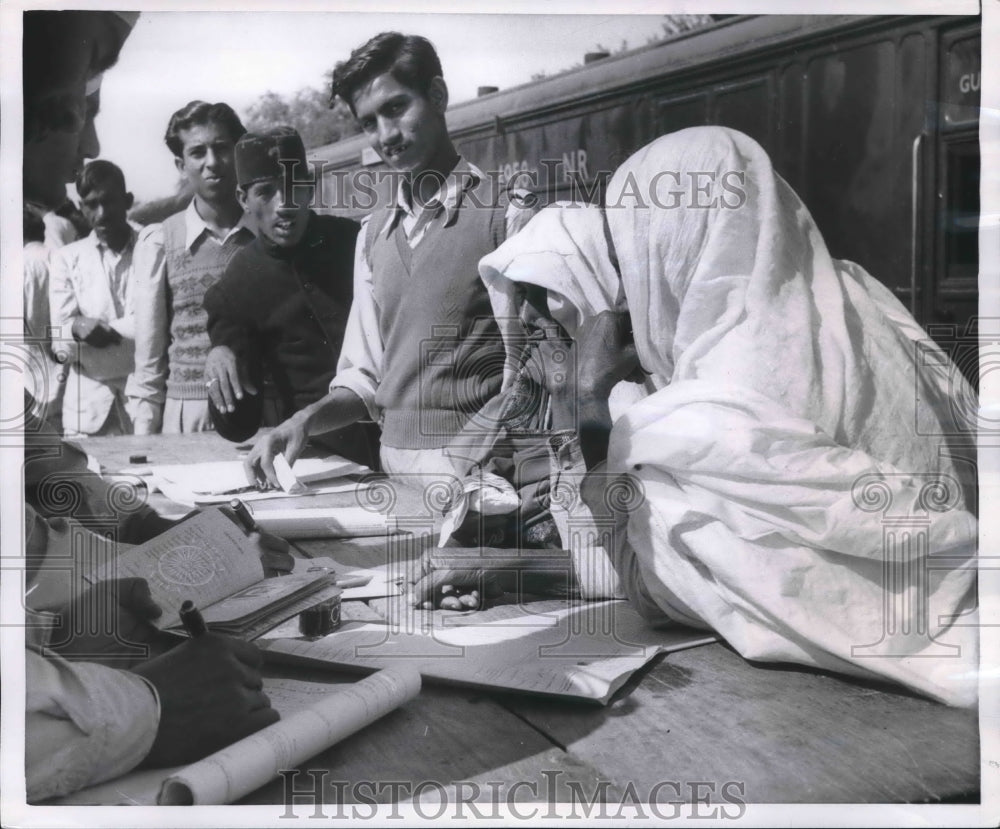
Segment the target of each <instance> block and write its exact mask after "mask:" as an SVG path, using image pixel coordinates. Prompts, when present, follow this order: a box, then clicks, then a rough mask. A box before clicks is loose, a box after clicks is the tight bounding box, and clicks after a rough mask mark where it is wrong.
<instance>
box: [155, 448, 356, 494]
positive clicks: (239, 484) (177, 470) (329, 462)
mask: <svg viewBox="0 0 1000 829" xmlns="http://www.w3.org/2000/svg"><path fill="white" fill-rule="evenodd" d="M286 466H287V464H286ZM149 470H150V473H151V479H152V485H153V486H155V487H156V488H158V489H159V490H160V491H161V492H162V493H163V494H164V495H166V496H167V497H168V498H170V499H172V500H174V501H178V502H179V503H182V504H191V505H193V504H195V503H197V502H201V503H204V502H205V499H206V498H212V497H232V496H234V495H239V496H240V497H243V496H245V495H254V494H256V493H255V491H254V490H247V486H248V484H247V477H246V472H244V470H243V462H242V461H239V460H235V461H210V462H206V463H185V464H169V465H162V466H155V465H154V466H150V467H149ZM289 471H290V473H292V474H291V477H292V479H295V480H298V481H299V482H300V483H301V484H303V485H304V488H305V491H306V492H312V491H313V489H314V485H317V486H319V485H320V484H322V483H326V482H332V481H334V480H337V479H341V478H344V477H346V476H348V475H363V474H366V473H369V472H371V470H370V469H369V468H368V467H367V466H362V465H361V464H357V463H354V462H353V461H349V460H346V459H345V458H342V457H340V456H339V455H331V456H329V457H326V458H300V459H299V460H297V461H296V462H295V464H294V465H293V466H292V467H290V470H289ZM288 494H292V493H287V492H282V491H281V490H278V491H275V492H268V493H266V494H265V497H272V498H273V497H276V496H282V495H288ZM295 494H298V493H295ZM257 497H261V496H259V495H258V496H257Z"/></svg>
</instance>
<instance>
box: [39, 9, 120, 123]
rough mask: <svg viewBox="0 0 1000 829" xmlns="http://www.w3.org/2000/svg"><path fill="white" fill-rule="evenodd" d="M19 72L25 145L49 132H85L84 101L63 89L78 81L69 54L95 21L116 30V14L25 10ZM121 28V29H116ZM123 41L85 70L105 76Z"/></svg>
mask: <svg viewBox="0 0 1000 829" xmlns="http://www.w3.org/2000/svg"><path fill="white" fill-rule="evenodd" d="M22 19H23V23H24V32H23V39H22V68H23V73H22V76H23V81H22V83H23V90H24V140H25V141H40V140H42V139H43V138H45V136H46V135H48V134H49V133H53V132H76V131H78V130H80V129H81V128H82V127H83V124H84V121H85V119H86V112H85V111H84V110H83V109H81V105H82V103H83V101H82V99H81V98H80V97H79V95H77V94H76V93H74V92H71V91H69V90H68V89H67V88H66V87H67V85H68V84H71V83H73V82H74V81H76V80H77V78H76V77H75V73H76V72H77V71H78V70H79V67H78V66H76V65H75V64H72V63H71V61H70V59H69V58H68V57H65V56H67V55H71V54H73V52H74V50H78V49H79V46H78V44H79V41H80V37H81V32H82V31H86V29H87V26H88V24H90V25H91V26H92V25H93V21H94V20H101V21H102V22H103V21H106V22H107V25H108V26H109V27H112V28H115V27H116V24H115V20H116V17H115V14H114V12H104V11H101V12H98V11H81V10H70V11H50V10H37V11H26V12H24V15H23V18H22ZM118 25H120V24H118ZM124 40H125V39H124V37H121V38H120V40H119V41H118V42H117V43H116V44H115V46H114V48H112V49H110V50H109V51H107V52H106V53H105V54H103V56H102V57H101V60H100V62H99V63H95V64H92V65H91V66H89V67H88V71H89V73H91V74H92V73H97V72H103V71H104V70H105V69H108V68H110V67H111V66H113V65H114V63H115V62H116V61H117V60H118V52H119V51H120V49H121V46H122V44H123V43H124Z"/></svg>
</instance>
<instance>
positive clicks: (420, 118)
mask: <svg viewBox="0 0 1000 829" xmlns="http://www.w3.org/2000/svg"><path fill="white" fill-rule="evenodd" d="M441 75H442V70H441V64H440V61H439V60H438V57H437V54H436V53H435V51H434V47H433V46H432V45H431V44H430V42H428V41H427V40H425V39H424V38H421V37H415V36H404V35H401V34H399V33H396V32H388V33H383V34H381V35H377V36H376V37H374V38H372V39H371V40H370V41H369V42H368V43H366V44H364V45H363V46H361V47H360V48H358V49H356V50H355V51H354V52H353V53H352V54H351V57H350V59H349V60H348V61H346V62H345V63H342V64H340V65H338V67H337V69H336V70H335V71H334V75H333V93H334V95H339V96H340V97H341V98H343V99H344V100H345V101H346V102H347V103H348V105H349V106H350V107H351V110H352V112H353V113H354V115H355V116H356V118H357V119H358V122H359V124H360V125H361V127H362V129H363V130H364V131H365V133H366V134H367V135H368V138H369V140H370V142H371V145H372V147H373V148H374V149H375V150H376V151H377V152H378V154H379V155H380V156H381V157H382V159H383V160H384V161H385V162H386V164H388V165H389V167H390V168H392V171H393V172H394V173H395V176H394V177H392V178H390V184H391V185H394V188H390V190H391V192H389V193H387V194H386V195H387V196H388V198H387V200H386V201H383V202H382V204H384V205H385V207H384V208H377V209H376V210H375V211H374V212H373V213H372V214H371V216H370V217H369V218H368V221H367V224H366V226H365V227H364V229H363V230H362V232H361V236H360V237H359V244H358V250H357V254H356V258H355V265H354V282H355V284H354V304H353V306H352V308H351V314H350V318H349V320H348V323H347V332H346V335H345V338H344V346H343V349H342V351H341V355H340V361H339V363H338V366H337V374H336V376H335V377H334V378H333V380H332V381H331V383H330V391H329V393H328V394H327V395H326V396H325V397H324V398H323V399H321V400H319V401H317V402H316V403H313V404H311V405H309V406H306V407H305V408H304V409H302V410H301V411H299V412H297V413H296V414H295V415H293V416H292V417H291V418H289V419H288V420H286V421H285V422H284V423H282V424H281V425H280V426H278V427H277V428H275V429H274V430H273V431H272V432H271V433H270V434H269V435H267V436H265V437H264V438H262V439H261V440H260V441H258V443H257V444H256V446H255V447H254V449H253V450H252V451H251V453H250V454H249V455H248V457H247V459H246V469H247V477H248V479H249V480H250V481H251V482H253V481H263V480H265V479H266V480H267V481H268V482H270V483H271V484H276V483H277V477H276V475H275V472H274V466H273V460H274V458H275V456H276V455H277V454H278V453H283V454H284V455H285V457H286V459H287V460H288V461H289V462H293V461H294V459H295V458H296V457H297V456H298V455H299V454H300V452H301V451H302V448H303V446H304V445H305V442H306V440H307V439H308V438H309V437H310V436H313V435H319V434H322V433H324V432H327V431H329V430H332V429H338V428H342V427H344V426H346V425H347V424H350V423H354V422H356V421H358V420H360V419H362V418H364V417H366V416H370V417H371V418H372V419H373V420H376V421H378V422H379V423H380V424H381V426H382V446H381V452H380V456H381V463H382V468H383V470H384V471H386V472H388V473H390V474H394V475H413V474H417V475H422V476H431V477H433V478H436V479H439V480H448V481H451V482H455V481H456V480H461V479H463V478H464V477H465V476H466V474H467V473H468V472H469V466H470V464H469V463H468V462H467V460H464V459H462V458H461V457H460V454H461V453H460V452H459V453H457V454H456V451H455V443H456V438H457V437H458V436H459V435H460V434H461V433H462V431H463V429H465V428H466V427H467V425H468V424H469V421H470V420H471V419H472V418H473V416H474V415H476V414H478V413H479V412H480V411H482V410H483V408H484V406H486V404H487V403H489V402H490V401H492V400H495V399H496V396H497V394H498V393H499V391H500V387H501V383H502V379H503V368H504V363H505V356H506V355H505V352H504V349H503V343H502V338H501V337H500V335H499V329H498V327H497V324H496V321H495V320H494V318H493V314H492V309H491V306H490V302H489V298H488V296H487V294H486V290H485V288H484V286H483V284H482V282H481V280H480V279H479V273H478V269H477V266H478V263H479V259H480V258H481V257H482V256H484V255H485V254H487V253H489V252H491V251H493V250H495V249H496V247H497V246H498V245H499V244H501V243H502V242H503V241H504V239H505V238H507V237H508V236H510V235H512V234H514V233H516V232H517V231H518V230H520V229H521V227H523V226H524V225H525V224H526V223H527V221H528V219H530V218H531V216H532V215H533V210H532V209H529V208H528V207H526V205H525V204H524V203H523V202H522V201H521V200H519V199H516V198H507V197H506V194H505V193H502V192H499V191H500V190H501V189H502V188H501V187H500V186H499V185H498V182H497V181H496V180H495V179H491V178H488V177H487V176H485V175H484V174H483V173H482V172H481V171H480V170H478V169H476V168H475V167H473V166H472V165H471V164H469V163H468V162H467V161H465V160H463V159H462V158H460V157H459V155H458V153H457V151H456V150H455V146H454V144H453V143H452V140H451V137H450V136H449V135H448V129H447V125H446V123H445V109H446V108H447V105H448V88H447V86H446V85H445V82H444V79H443V78H442V77H441ZM362 240H363V241H362ZM506 491H507V494H509V495H510V496H514V495H515V493H513V492H512V491H511V488H510V486H509V485H508V486H506ZM513 500H514V502H515V503H514V506H509V507H508V509H514V508H515V507H516V501H517V498H516V497H514V498H513Z"/></svg>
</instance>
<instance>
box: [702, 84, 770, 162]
mask: <svg viewBox="0 0 1000 829" xmlns="http://www.w3.org/2000/svg"><path fill="white" fill-rule="evenodd" d="M773 99H774V92H773V84H772V81H771V76H770V75H769V74H768V75H765V76H763V77H760V78H754V79H752V80H751V81H749V82H748V83H739V84H732V85H727V86H722V87H718V88H717V89H716V91H715V96H714V100H713V102H712V116H711V123H713V124H718V125H720V126H723V127H731V128H732V129H736V130H740V132H745V133H746V134H747V135H749V136H750V137H751V138H753V139H755V140H756V141H758V142H759V143H760V145H761V146H762V147H763V148H764V149H765V150H767V151H768V153H769V154H771V153H773V151H774V142H773V141H772V137H773V136H772V134H773V130H774V128H775V118H774V114H775V109H776V107H775V106H774V104H773V103H772V101H773Z"/></svg>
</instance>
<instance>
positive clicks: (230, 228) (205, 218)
mask: <svg viewBox="0 0 1000 829" xmlns="http://www.w3.org/2000/svg"><path fill="white" fill-rule="evenodd" d="M244 132H246V130H245V129H244V128H243V124H242V123H241V122H240V119H239V117H238V116H237V115H236V113H235V112H233V110H232V109H231V108H230V107H229V106H228V105H226V104H207V103H205V102H204V101H192V102H191V103H189V104H188V105H187V106H186V107H184V108H183V109H181V110H179V111H177V112H175V113H174V114H173V116H172V117H171V119H170V124H169V126H168V127H167V134H166V143H167V146H168V147H169V148H170V150H171V152H173V154H174V163H175V164H176V166H177V170H178V172H180V174H181V175H182V176H183V177H184V178H185V179H186V180H187V182H188V184H189V185H190V187H191V189H192V190H193V191H194V199H193V200H192V202H191V204H190V205H188V207H187V209H186V210H183V211H181V212H180V213H176V214H174V215H173V216H171V217H170V218H169V219H167V220H166V221H165V222H163V224H162V225H151V226H150V227H148V228H146V229H145V230H144V231H143V232H142V233H141V234H140V235H139V241H138V242H137V244H136V252H135V276H136V285H135V288H136V300H135V330H136V338H135V372H134V373H133V374H132V377H131V378H130V380H129V384H128V386H127V388H126V393H127V395H128V398H129V408H130V414H131V415H132V421H133V423H134V426H135V433H136V434H139V435H143V434H154V433H156V432H159V431H161V428H162V431H163V432H164V433H170V434H178V433H181V432H201V431H205V430H208V429H211V428H212V420H211V417H210V416H209V411H208V391H207V388H206V385H205V384H206V377H205V358H206V357H207V356H208V352H209V349H210V348H211V343H210V342H209V338H208V328H207V317H206V314H205V309H204V308H203V307H202V301H203V300H204V297H205V291H207V290H208V289H209V288H210V287H211V286H212V285H214V284H215V283H216V282H218V281H219V279H221V277H222V274H223V273H224V272H225V270H226V266H227V265H228V264H229V261H230V260H231V259H232V258H233V256H234V255H235V253H236V251H238V250H239V249H240V248H241V247H243V246H244V245H246V244H248V243H249V242H251V241H252V240H253V238H254V233H253V231H252V230H251V229H250V227H249V226H248V224H247V221H246V217H245V215H244V213H243V208H242V207H240V204H239V202H238V201H237V199H236V170H235V163H234V161H233V148H234V147H235V145H236V142H237V141H238V140H239V139H240V136H242V135H243V133H244Z"/></svg>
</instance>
